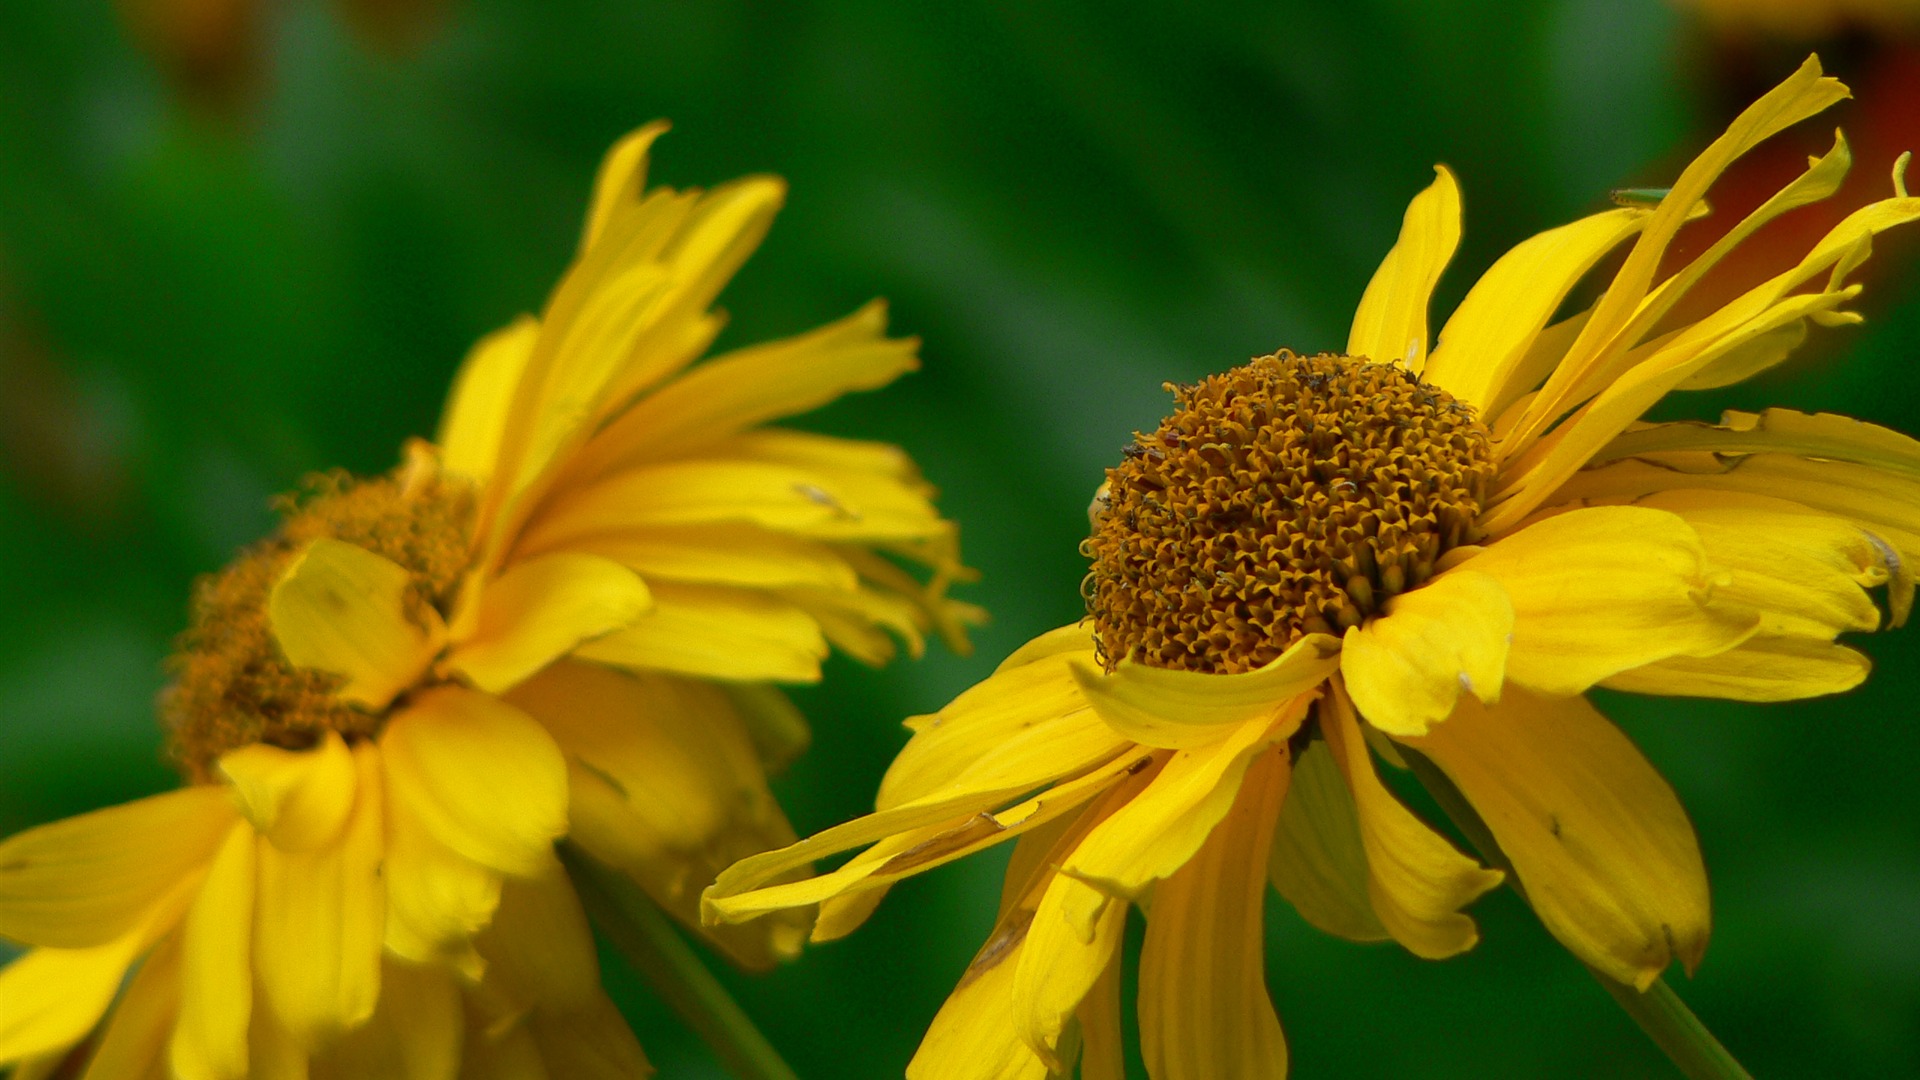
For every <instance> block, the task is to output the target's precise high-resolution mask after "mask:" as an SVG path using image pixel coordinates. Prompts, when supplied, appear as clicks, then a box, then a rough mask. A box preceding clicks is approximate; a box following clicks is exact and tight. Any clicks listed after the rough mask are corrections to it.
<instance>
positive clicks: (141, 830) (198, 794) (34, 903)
mask: <svg viewBox="0 0 1920 1080" xmlns="http://www.w3.org/2000/svg"><path fill="white" fill-rule="evenodd" d="M236 816H237V815H235V814H234V812H233V804H232V802H231V801H230V798H229V796H228V793H227V792H226V791H225V790H223V789H221V788H220V787H217V786H214V785H201V786H197V787H189V788H182V789H180V790H178V791H170V792H168V793H166V794H164V795H154V796H150V797H148V798H145V799H140V800H137V801H135V802H130V803H127V804H126V805H124V806H113V807H108V808H106V809H104V810H94V811H92V812H90V813H85V814H81V815H79V816H78V817H71V818H67V819H66V820H64V821H56V822H53V823H51V824H47V825H41V826H39V827H37V828H33V829H28V830H27V831H26V832H23V833H20V834H18V835H16V836H13V837H10V838H8V839H7V841H6V842H5V843H3V844H0V937H5V938H9V939H11V940H13V941H18V942H21V943H23V944H28V945H42V946H48V947H52V948H60V949H80V948H86V947H88V946H93V945H105V944H107V943H108V942H111V941H113V940H114V939H116V938H118V937H120V936H121V935H123V934H126V933H127V932H128V931H129V930H132V929H133V928H134V927H135V926H136V925H137V924H138V923H139V922H140V920H141V918H142V917H143V916H145V915H146V914H147V913H148V912H149V911H150V910H151V909H152V907H153V903H154V898H155V897H156V896H159V895H161V894H162V893H164V892H165V891H166V890H168V889H170V888H173V887H174V886H176V885H178V884H179V883H180V882H181V881H183V880H185V879H187V878H189V877H191V876H195V875H197V874H198V873H199V872H200V871H201V869H202V868H203V867H204V866H206V864H207V863H208V862H209V861H210V860H211V859H212V858H213V854H214V852H215V851H216V850H217V849H218V848H219V845H220V842H221V840H222V839H223V838H224V837H225V836H226V833H227V829H228V828H229V827H230V826H231V825H232V824H233V822H234V820H235V818H236Z"/></svg>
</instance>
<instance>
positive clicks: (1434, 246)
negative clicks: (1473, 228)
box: [1347, 165, 1460, 373]
mask: <svg viewBox="0 0 1920 1080" xmlns="http://www.w3.org/2000/svg"><path fill="white" fill-rule="evenodd" d="M1433 171H1434V173H1435V174H1436V175H1435V179H1434V181H1433V184H1432V185H1431V186H1430V187H1428V188H1427V189H1426V190H1425V191H1422V192H1421V193H1420V194H1418V195H1416V196H1414V198H1413V202H1411V203H1409V204H1408V206H1407V213H1406V218H1405V219H1404V220H1403V221H1402V223H1401V225H1400V239H1399V241H1398V242H1396V243H1395V244H1394V245H1393V250H1392V251H1389V252H1388V253H1387V257H1386V259H1385V260H1384V261H1382V262H1381V264H1380V268H1379V269H1378V270H1375V271H1374V273H1373V280H1371V281H1369V282H1367V291H1366V292H1365V293H1364V294H1362V295H1361V297H1360V305H1359V307H1358V308H1356V309H1355V310H1354V313H1353V329H1352V331H1351V332H1350V333H1349V334H1348V335H1347V355H1349V356H1364V357H1366V358H1367V359H1370V360H1376V361H1379V362H1380V363H1383V364H1401V365H1403V366H1405V367H1407V368H1409V369H1411V370H1413V371H1414V372H1416V373H1417V372H1419V371H1420V370H1421V369H1422V368H1423V367H1425V366H1426V362H1427V305H1428V303H1429V302H1430V301H1431V300H1432V298H1433V287H1434V285H1435V284H1437V283H1438V282H1439V280H1440V272H1441V271H1443V270H1445V269H1446V268H1447V262H1448V260H1450V259H1452V258H1453V249H1454V248H1455V247H1457V246H1459V244H1460V185H1459V183H1458V182H1456V181H1455V180H1454V178H1453V172H1452V170H1450V169H1448V168H1447V167H1446V166H1444V165H1437V166H1435V167H1434V170H1433Z"/></svg>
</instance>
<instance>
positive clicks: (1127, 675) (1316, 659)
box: [1072, 634, 1340, 749]
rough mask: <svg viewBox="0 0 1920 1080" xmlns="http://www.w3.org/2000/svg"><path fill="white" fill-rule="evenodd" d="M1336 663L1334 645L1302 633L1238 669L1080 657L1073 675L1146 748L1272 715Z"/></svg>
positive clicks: (1175, 744)
mask: <svg viewBox="0 0 1920 1080" xmlns="http://www.w3.org/2000/svg"><path fill="white" fill-rule="evenodd" d="M1339 667H1340V650H1339V644H1338V642H1336V641H1335V639H1334V638H1332V637H1331V636H1329V635H1327V634H1308V635H1306V636H1304V637H1302V638H1301V639H1300V640H1299V641H1296V642H1294V643H1293V644H1292V645H1291V646H1289V647H1288V648H1287V651H1286V652H1284V653H1282V654H1281V655H1280V656H1279V657H1277V658H1275V659H1274V660H1273V661H1272V662H1270V663H1268V664H1266V665H1265V666H1263V667H1260V668H1258V669H1256V670H1254V671H1249V672H1244V673H1242V674H1238V675H1218V674H1212V673H1208V672H1199V671H1180V670H1176V669H1172V668H1160V667H1150V666H1148V665H1145V664H1138V663H1134V662H1132V661H1123V662H1122V663H1121V664H1120V666H1119V667H1118V668H1115V669H1114V670H1113V671H1112V672H1111V673H1107V672H1103V671H1101V670H1100V669H1099V667H1098V666H1096V665H1095V664H1093V663H1089V662H1088V660H1087V659H1086V658H1080V659H1076V660H1075V661H1074V662H1073V664H1072V670H1073V676H1074V679H1075V680H1076V681H1077V682H1078V683H1079V684H1080V690H1081V692H1082V693H1084V694H1085V695H1086V698H1087V701H1088V702H1090V703H1091V704H1092V705H1093V707H1094V709H1095V710H1096V711H1098V712H1099V713H1100V717H1101V719H1103V720H1105V721H1106V722H1107V723H1108V725H1110V726H1111V727H1112V728H1113V729H1114V730H1115V731H1117V732H1119V733H1120V734H1121V735H1124V736H1125V737H1127V738H1129V739H1132V740H1133V741H1135V742H1137V743H1140V744H1142V745H1144V746H1159V747H1166V748H1171V749H1186V748H1189V747H1195V746H1202V745H1205V744H1208V743H1213V742H1218V741H1219V740H1220V739H1221V738H1223V737H1224V736H1225V734H1226V731H1227V729H1228V728H1231V727H1233V726H1235V725H1239V724H1245V723H1249V722H1251V721H1255V720H1259V719H1261V718H1262V717H1266V718H1272V717H1274V716H1276V715H1277V714H1278V713H1279V712H1280V711H1281V710H1282V709H1284V708H1285V707H1286V706H1287V705H1288V704H1289V703H1290V702H1292V701H1293V700H1294V699H1295V698H1298V697H1299V696H1300V695H1302V694H1305V693H1307V692H1308V691H1310V690H1312V689H1313V688H1314V687H1316V686H1318V685H1320V683H1321V682H1323V681H1324V680H1325V679H1326V678H1327V676H1329V675H1331V674H1333V673H1334V672H1335V671H1336V670H1338V669H1339Z"/></svg>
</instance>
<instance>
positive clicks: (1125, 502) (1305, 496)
mask: <svg viewBox="0 0 1920 1080" xmlns="http://www.w3.org/2000/svg"><path fill="white" fill-rule="evenodd" d="M1168 389H1169V390H1171V391H1173V393H1174V396H1175V399H1176V402H1177V404H1178V408H1177V409H1176V410H1175V411H1174V413H1173V415H1171V416H1169V417H1167V418H1166V419H1165V420H1163V421H1161V423H1160V426H1159V427H1158V428H1157V429H1155V430H1154V431H1153V432H1152V433H1150V434H1136V435H1135V436H1134V441H1133V443H1132V445H1130V446H1128V447H1127V449H1126V452H1125V457H1124V459H1123V460H1122V461H1121V462H1120V464H1119V465H1117V466H1115V467H1113V468H1111V469H1108V470H1107V481H1108V483H1107V486H1106V487H1105V488H1104V489H1103V494H1102V496H1101V498H1100V499H1099V500H1096V504H1095V512H1094V530H1093V535H1092V537H1091V538H1090V539H1088V541H1087V542H1086V544H1085V545H1083V548H1082V550H1083V552H1084V553H1085V554H1086V555H1087V556H1088V558H1090V559H1091V560H1092V561H1093V569H1092V572H1091V573H1089V574H1088V575H1087V581H1086V585H1085V587H1084V592H1085V594H1086V598H1087V609H1088V612H1089V614H1090V616H1091V617H1092V619H1093V625H1094V632H1095V636H1096V638H1097V640H1098V643H1099V648H1100V652H1101V655H1102V658H1103V660H1104V661H1105V663H1106V665H1107V667H1108V669H1109V670H1111V669H1112V668H1113V667H1115V666H1116V665H1118V664H1119V663H1120V661H1122V660H1125V659H1132V660H1134V661H1137V662H1139V663H1143V664H1149V665H1152V666H1155V667H1163V668H1177V669H1182V670H1187V671H1202V672H1215V673H1229V674H1231V673H1237V672H1243V671H1250V670H1252V669H1254V668H1257V667H1260V666H1261V665H1263V664H1265V663H1267V662H1268V661H1271V660H1273V659H1275V658H1276V657H1278V656H1279V655H1280V654H1281V653H1282V652H1283V651H1285V650H1286V648H1287V646H1288V645H1290V644H1292V643H1293V642H1295V641H1297V640H1299V639H1300V638H1301V637H1302V636H1303V635H1305V634H1309V633H1315V632H1318V633H1333V634H1338V633H1340V632H1341V631H1343V630H1344V629H1346V628H1347V627H1349V626H1355V625H1358V624H1360V623H1361V622H1363V621H1365V620H1366V619H1367V618H1369V617H1370V616H1372V615H1374V614H1376V613H1378V612H1379V611H1380V610H1381V606H1382V605H1383V604H1384V603H1385V602H1386V601H1387V599H1388V598H1390V597H1392V596H1393V595H1394V594H1396V593H1400V592H1403V591H1405V590H1407V589H1411V588H1413V587H1415V586H1417V585H1419V584H1420V583H1422V582H1424V581H1425V580H1426V579H1427V578H1428V577H1430V576H1431V575H1432V574H1433V570H1434V561H1435V560H1436V559H1438V558H1439V557H1440V555H1441V554H1442V553H1444V552H1445V551H1447V550H1448V549H1449V548H1452V547H1454V546H1456V545H1459V544H1462V543H1469V542H1472V540H1473V538H1474V537H1473V529H1474V519H1475V517H1476V516H1477V515H1478V514H1479V512H1480V504H1481V500H1482V499H1484V498H1485V495H1486V489H1487V484H1488V482H1489V480H1490V479H1491V478H1492V476H1493V462H1492V453H1491V448H1490V437H1489V435H1488V433H1487V429H1486V427H1485V426H1484V425H1482V424H1481V423H1480V421H1479V419H1478V418H1477V417H1476V416H1475V415H1474V412H1473V410H1472V409H1471V408H1470V407H1468V406H1467V405H1465V404H1463V403H1461V402H1459V401H1456V400H1454V399H1453V398H1452V397H1451V396H1450V395H1448V394H1447V393H1446V392H1445V391H1444V390H1441V389H1439V388H1438V387H1435V386H1432V385H1429V384H1427V383H1423V382H1421V381H1420V380H1419V378H1418V377H1416V376H1415V375H1413V374H1411V373H1410V372H1408V371H1406V370H1405V369H1404V368H1401V367H1398V366H1396V365H1393V364H1381V363H1374V362H1372V361H1369V360H1365V359H1361V358H1356V357H1351V356H1338V355H1332V354H1324V353H1323V354H1321V355H1318V356H1296V355H1295V354H1293V353H1291V352H1287V351H1285V350H1282V351H1281V352H1279V353H1276V354H1275V355H1272V356H1263V357H1260V358H1258V359H1256V360H1253V361H1251V362H1250V363H1248V364H1246V365H1244V366H1241V367H1237V368H1234V369H1233V370H1231V371H1228V372H1225V373H1222V374H1219V375H1214V376H1211V377H1209V378H1207V379H1204V380H1202V381H1201V382H1200V383H1198V384H1197V385H1188V386H1174V385H1172V384H1169V385H1168Z"/></svg>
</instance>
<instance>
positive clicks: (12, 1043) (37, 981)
mask: <svg viewBox="0 0 1920 1080" xmlns="http://www.w3.org/2000/svg"><path fill="white" fill-rule="evenodd" d="M139 947H140V942H139V940H138V937H137V934H136V933H129V934H126V935H123V936H122V937H120V938H118V939H115V940H113V941H110V942H108V943H107V944H105V945H95V946H92V947H90V948H85V949H32V950H29V951H28V952H27V954H26V955H25V956H22V957H20V958H19V959H18V960H15V961H14V962H13V963H11V964H8V965H7V966H6V967H5V968H4V969H0V1001H4V1002H6V1003H7V1007H6V1009H5V1010H4V1011H3V1012H0V1066H5V1065H9V1064H12V1063H14V1062H17V1061H19V1060H21V1059H22V1058H28V1057H34V1056H37V1055H40V1054H47V1053H52V1052H57V1051H59V1050H61V1049H63V1048H65V1047H68V1046H71V1045H73V1044H74V1043H76V1042H78V1041H79V1040H80V1039H82V1038H83V1037H85V1036H86V1034H87V1032H89V1031H91V1030H93V1025H94V1024H96V1023H99V1021H100V1017H101V1016H102V1015H103V1014H104V1013H105V1012H106V1011H107V1006H108V1005H110V1004H112V1002H113V995H114V993H115V992H116V991H118V990H119V989H120V980H121V978H122V977H123V976H124V975H125V974H126V972H127V967H128V965H130V964H132V963H133V961H134V958H135V957H136V956H137V955H138V954H139Z"/></svg>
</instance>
